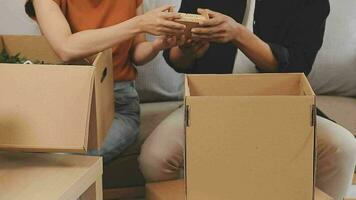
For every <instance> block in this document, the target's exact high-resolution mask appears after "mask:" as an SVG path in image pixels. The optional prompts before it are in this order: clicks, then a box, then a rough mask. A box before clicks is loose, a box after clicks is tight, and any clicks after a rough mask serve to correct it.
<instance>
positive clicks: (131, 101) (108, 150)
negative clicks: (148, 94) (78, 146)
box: [89, 81, 140, 163]
mask: <svg viewBox="0 0 356 200" xmlns="http://www.w3.org/2000/svg"><path fill="white" fill-rule="evenodd" d="M114 96H115V118H114V121H113V123H112V126H111V128H110V130H109V131H108V133H107V136H106V138H105V139H104V143H103V146H102V148H101V149H99V150H96V151H90V152H89V154H90V155H96V156H103V158H104V163H108V162H110V161H112V160H113V159H114V158H115V157H117V156H118V155H119V154H120V153H122V152H123V151H124V150H125V149H126V148H127V147H128V146H129V145H130V144H132V143H133V142H134V141H135V140H136V138H137V136H138V134H139V127H140V104H139V97H138V94H137V91H136V89H135V84H134V81H119V82H115V85H114Z"/></svg>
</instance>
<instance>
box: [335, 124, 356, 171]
mask: <svg viewBox="0 0 356 200" xmlns="http://www.w3.org/2000/svg"><path fill="white" fill-rule="evenodd" d="M334 134H337V137H336V138H335V139H336V140H337V142H331V144H332V146H331V147H330V148H331V151H332V153H333V155H334V161H337V162H338V163H343V164H347V165H349V166H350V165H353V166H354V165H355V163H356V139H355V137H354V136H353V135H352V134H351V133H350V132H349V131H347V130H346V129H340V131H338V132H335V133H334Z"/></svg>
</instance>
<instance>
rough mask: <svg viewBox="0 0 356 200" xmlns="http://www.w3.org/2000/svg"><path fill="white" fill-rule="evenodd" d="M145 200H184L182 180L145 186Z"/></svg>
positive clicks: (325, 199)
mask: <svg viewBox="0 0 356 200" xmlns="http://www.w3.org/2000/svg"><path fill="white" fill-rule="evenodd" d="M211 181H213V180H211ZM315 191H316V192H315V199H316V200H333V198H331V197H329V196H328V195H327V194H325V193H324V192H322V191H321V190H319V189H318V188H316V189H315ZM256 192H258V188H256ZM146 198H147V200H184V199H185V192H184V180H175V181H167V182H159V183H149V184H147V185H146ZM285 200H289V198H287V199H285Z"/></svg>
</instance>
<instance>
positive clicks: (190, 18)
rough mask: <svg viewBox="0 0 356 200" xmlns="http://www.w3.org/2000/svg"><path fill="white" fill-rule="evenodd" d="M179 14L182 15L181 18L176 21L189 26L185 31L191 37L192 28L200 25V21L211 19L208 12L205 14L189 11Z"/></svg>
mask: <svg viewBox="0 0 356 200" xmlns="http://www.w3.org/2000/svg"><path fill="white" fill-rule="evenodd" d="M179 14H180V15H181V18H180V19H177V20H176V21H177V22H179V23H181V24H184V25H186V26H187V27H186V29H185V33H184V34H185V35H186V37H187V38H190V37H191V36H192V33H191V30H192V29H193V28H195V27H198V26H199V22H201V21H203V20H206V19H209V15H208V13H204V14H203V15H197V14H187V13H179Z"/></svg>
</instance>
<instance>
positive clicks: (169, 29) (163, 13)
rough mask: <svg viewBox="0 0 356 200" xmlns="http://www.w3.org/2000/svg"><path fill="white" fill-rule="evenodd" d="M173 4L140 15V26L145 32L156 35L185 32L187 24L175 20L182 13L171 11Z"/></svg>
mask: <svg viewBox="0 0 356 200" xmlns="http://www.w3.org/2000/svg"><path fill="white" fill-rule="evenodd" d="M171 8H172V6H169V5H167V6H162V7H159V8H156V9H154V10H151V11H149V12H147V13H145V14H144V15H140V16H138V19H139V28H140V30H141V31H142V32H144V33H149V34H152V35H155V36H165V35H168V36H174V35H180V34H183V33H184V30H185V28H186V26H185V25H183V24H180V23H177V22H174V20H176V19H179V18H180V15H179V14H178V13H175V12H169V11H170V10H171Z"/></svg>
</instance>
